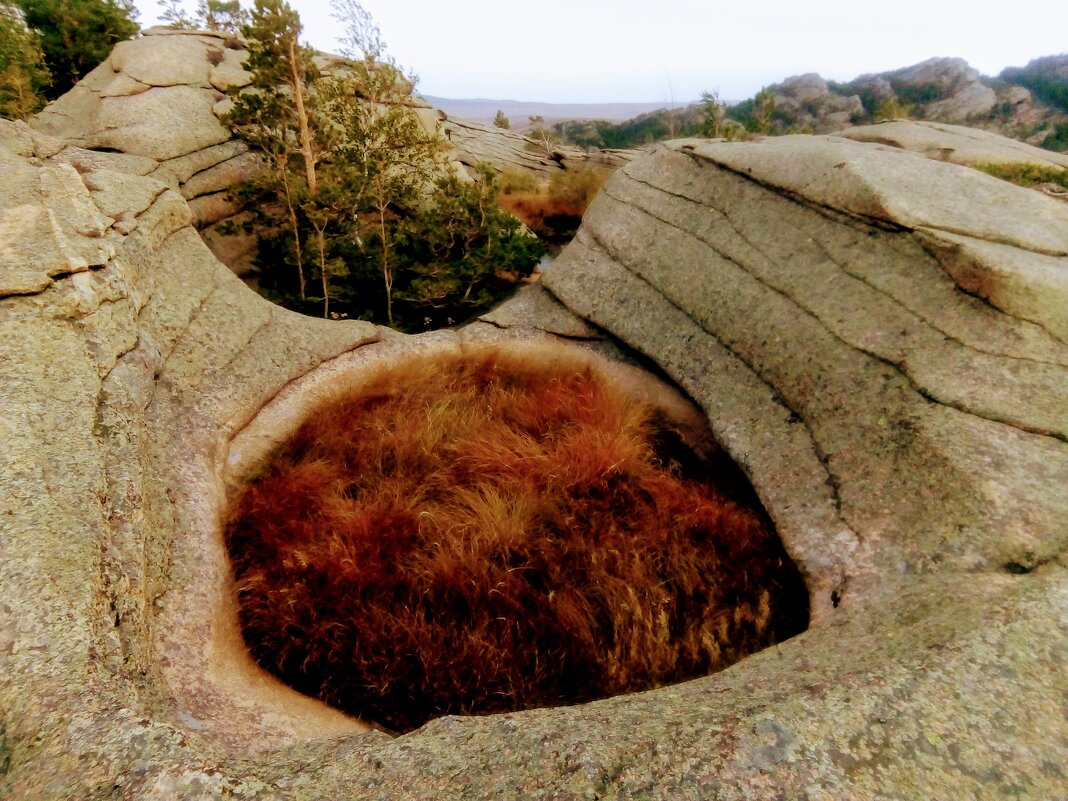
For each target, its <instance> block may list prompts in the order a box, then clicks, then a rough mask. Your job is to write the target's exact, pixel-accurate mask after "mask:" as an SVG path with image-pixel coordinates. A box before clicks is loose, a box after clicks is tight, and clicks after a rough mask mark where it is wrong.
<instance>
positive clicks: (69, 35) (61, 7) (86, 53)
mask: <svg viewBox="0 0 1068 801" xmlns="http://www.w3.org/2000/svg"><path fill="white" fill-rule="evenodd" d="M14 5H16V6H18V7H19V8H20V9H21V10H22V13H23V15H24V16H25V18H26V24H27V25H29V26H30V27H31V28H33V29H34V30H37V31H40V33H41V47H42V49H43V50H44V58H45V64H46V65H47V67H48V70H49V72H51V74H52V82H51V84H50V85H49V86H48V88H47V92H46V95H47V97H49V98H56V97H59V96H60V95H62V94H63V93H64V92H66V91H67V90H68V89H70V88H71V87H72V86H74V84H75V83H76V82H77V81H78V80H79V79H80V78H82V77H83V76H84V75H85V74H86V73H88V72H89V71H90V70H91V69H93V67H95V66H96V65H97V64H99V63H100V62H102V61H103V60H104V59H105V58H107V57H108V56H109V55H110V54H111V50H112V48H113V47H115V45H116V44H118V43H119V42H121V41H122V40H124V39H129V38H130V37H132V36H135V35H136V34H137V33H138V30H139V28H138V25H137V23H136V22H135V21H134V19H135V17H136V16H137V9H136V8H135V7H134V4H133V2H132V0H78V1H77V2H70V1H69V0H14Z"/></svg>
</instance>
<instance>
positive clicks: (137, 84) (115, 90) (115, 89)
mask: <svg viewBox="0 0 1068 801" xmlns="http://www.w3.org/2000/svg"><path fill="white" fill-rule="evenodd" d="M124 44H125V42H124ZM151 88H152V87H151V86H149V85H148V84H147V83H142V82H141V81H138V80H136V79H135V78H131V77H130V76H129V75H124V74H122V73H121V72H120V73H119V74H118V75H116V76H115V78H114V79H113V80H112V81H111V82H110V83H109V84H108V85H107V86H105V87H104V88H103V89H101V90H100V96H101V97H129V96H130V95H139V94H141V93H142V92H147V91H148V90H149V89H151Z"/></svg>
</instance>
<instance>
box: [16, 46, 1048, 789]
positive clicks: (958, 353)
mask: <svg viewBox="0 0 1068 801" xmlns="http://www.w3.org/2000/svg"><path fill="white" fill-rule="evenodd" d="M192 38H195V37H192ZM190 40H192V39H190ZM174 41H175V42H179V43H183V42H186V41H189V40H187V39H182V38H175V39H174ZM168 46H169V45H168ZM175 46H176V47H177V46H181V47H185V44H180V45H175ZM198 46H199V45H198ZM205 46H206V45H205ZM224 63H225V54H224V60H223V61H221V62H220V65H222V64H224ZM220 65H216V66H220ZM108 69H109V70H110V69H111V67H108ZM124 69H125V70H129V69H134V72H133V73H129V74H128V73H127V72H125V71H124V72H122V76H125V77H123V78H122V79H121V80H120V77H119V75H118V73H117V72H116V71H115V70H112V73H113V74H112V75H111V76H110V79H109V84H108V85H110V82H112V81H116V80H119V81H120V85H119V86H118V87H116V88H114V89H112V90H108V94H109V95H110V93H111V92H112V91H114V92H117V91H119V89H123V86H125V87H126V88H125V89H123V91H127V90H132V89H139V87H138V86H135V85H133V84H131V83H130V82H129V81H128V80H126V78H130V79H131V80H135V81H137V82H138V83H139V84H143V85H145V86H150V85H151V84H150V82H151V81H153V80H155V81H157V82H161V83H162V81H160V79H159V78H158V76H156V75H155V73H153V71H152V69H151V68H150V67H149V66H148V65H145V66H144V67H143V68H141V67H138V68H131V67H130V66H129V63H126V67H124ZM197 69H198V70H200V68H199V67H197ZM206 75H207V78H206V82H207V83H208V84H211V75H212V73H211V72H206ZM135 76H136V77H135ZM202 77H203V74H202V72H197V77H196V80H197V81H199V80H201V78H202ZM95 80H96V79H95V78H94V81H95ZM191 80H192V79H191ZM100 83H101V87H99V88H98V89H96V90H93V89H87V90H86V91H89V92H92V93H93V94H92V95H86V94H84V93H82V99H81V100H79V101H78V102H79V103H84V105H85V106H86V107H87V108H89V107H92V108H95V109H96V111H86V112H85V113H92V114H98V113H103V109H104V108H105V106H106V104H105V101H106V100H107V99H109V98H105V97H104V94H105V91H104V88H103V80H102V79H101V80H100ZM168 88H170V87H167V86H157V87H153V88H152V89H150V90H149V89H146V90H143V91H140V90H139V92H138V94H141V95H148V94H150V92H155V91H164V92H166V90H168ZM180 88H183V89H189V90H190V91H191V92H192V91H193V90H195V93H196V94H197V95H198V97H200V96H201V95H202V96H203V98H206V99H211V98H213V97H214V95H212V94H211V92H213V91H215V90H214V89H208V88H207V87H203V86H197V87H192V86H189V85H184V86H183V87H180ZM138 94H133V95H116V97H118V98H121V97H136V96H138ZM171 94H174V93H171ZM186 94H188V93H186ZM166 96H168V97H170V94H168V95H166ZM183 96H184V95H183ZM97 101H99V103H100V105H99V106H96V105H94V104H96V103H97ZM72 102H73V101H72ZM197 102H198V103H199V102H202V101H201V100H197ZM205 102H206V101H205ZM68 108H72V106H70V104H68ZM54 112H55V109H53V113H54ZM65 113H66V112H65ZM81 113H82V112H75V111H73V110H72V111H71V112H70V115H71V116H70V125H72V126H75V127H77V126H80V125H82V118H81V117H80V116H79V114H81ZM108 113H110V112H108ZM42 119H44V118H42ZM42 125H43V123H39V124H38V127H37V129H36V130H35V129H31V128H28V127H26V126H24V125H21V124H16V123H0V163H2V167H3V176H4V177H3V182H4V184H3V185H4V192H3V193H2V194H0V408H2V409H3V410H4V412H3V414H2V415H0V586H3V588H4V593H3V597H2V598H0V796H3V797H10V798H18V799H63V798H72V799H73V798H79V799H80V798H103V797H108V798H130V799H135V798H136V799H203V798H257V799H315V798H339V799H341V798H348V799H386V798H389V799H403V798H411V799H425V798H471V799H474V798H517V799H518V798H524V799H525V798H546V799H548V798H554V799H564V798H620V799H621V798H653V799H659V798H663V799H669V798H670V799H674V798H717V799H755V798H769V797H784V798H809V799H843V800H844V799H862V798H872V799H875V798H880V799H913V798H949V797H968V798H978V799H1002V798H1006V797H1015V798H1033V799H1049V798H1059V797H1061V796H1064V795H1066V794H1068V776H1066V774H1065V771H1064V767H1063V766H1064V765H1065V764H1068V736H1066V732H1068V721H1066V719H1065V714H1066V713H1065V710H1066V708H1068V706H1066V700H1068V676H1066V674H1065V671H1064V664H1065V661H1066V659H1068V614H1066V610H1068V573H1066V567H1068V559H1066V557H1065V553H1066V549H1068V523H1066V521H1068V495H1066V494H1065V492H1064V487H1065V486H1068V406H1066V404H1065V401H1064V399H1065V397H1068V315H1066V311H1065V310H1066V309H1068V281H1066V276H1068V204H1066V203H1063V202H1062V201H1058V200H1056V199H1054V198H1051V197H1048V196H1046V195H1043V194H1041V193H1039V192H1035V191H1032V190H1027V189H1023V188H1020V187H1016V186H1013V185H1011V184H1008V183H1005V182H1003V181H1000V180H998V179H995V178H993V177H991V176H989V175H985V174H983V173H981V172H979V171H977V170H974V169H972V168H971V167H969V166H967V161H968V159H967V158H966V157H964V156H962V157H961V158H959V159H953V158H948V157H947V153H948V152H949V151H952V152H963V151H964V149H965V148H964V145H965V144H966V143H969V142H970V143H975V142H976V141H977V140H976V137H974V136H973V135H972V134H970V133H969V132H968V129H943V128H939V127H936V126H916V127H908V124H904V123H897V124H895V126H896V127H893V128H887V129H883V130H882V131H881V132H879V131H876V132H875V133H873V134H872V136H871V137H869V138H871V139H872V141H857V140H856V139H846V138H842V137H829V136H796V137H784V138H779V139H768V140H764V141H760V142H749V143H733V144H729V143H715V142H706V141H696V140H694V141H677V142H673V143H669V144H667V145H664V146H661V147H659V148H657V149H656V150H655V151H654V152H652V153H650V154H649V155H647V156H645V157H642V158H640V159H637V160H634V161H632V162H630V163H628V164H627V165H625V166H624V167H622V168H621V169H620V170H618V171H617V173H616V175H615V177H614V178H613V179H612V180H611V181H610V182H609V183H608V184H607V186H606V187H605V189H604V190H603V192H602V194H601V195H600V196H599V197H598V198H597V200H595V202H594V204H593V205H592V206H591V207H590V210H589V212H588V214H587V217H586V219H585V221H584V223H583V226H582V228H581V230H580V232H579V235H578V236H577V238H576V240H575V241H574V242H573V243H572V244H571V245H569V246H568V247H567V248H566V249H565V251H564V252H563V254H562V255H561V256H560V257H559V258H558V259H557V260H556V262H555V263H554V264H553V265H552V266H551V268H549V270H548V271H547V272H546V277H545V282H544V286H543V287H541V286H535V287H530V288H528V289H525V290H524V291H523V292H522V293H521V294H520V295H518V296H517V297H516V298H515V299H514V300H512V301H510V302H509V303H508V304H506V305H505V306H503V307H501V308H499V309H497V310H496V311H495V312H493V313H491V314H489V315H486V317H484V318H483V320H482V321H480V322H478V323H476V324H474V325H472V326H470V327H468V328H466V329H464V330H463V331H459V332H453V331H443V332H438V333H435V334H432V335H425V336H421V337H405V336H401V335H398V334H395V333H393V332H390V331H389V330H387V329H382V328H376V327H374V326H371V325H370V324H366V323H361V322H352V321H337V322H327V321H321V320H315V319H310V318H305V317H301V316H298V315H296V314H293V313H291V312H288V311H285V310H283V309H281V308H278V307H276V306H273V305H271V304H270V303H268V302H267V301H265V300H263V299H261V298H259V297H258V296H256V295H255V294H254V293H253V292H252V291H251V290H249V289H248V288H247V287H245V285H244V284H243V283H242V282H241V281H240V279H238V278H237V277H236V276H235V275H234V274H233V273H232V271H231V270H229V269H228V268H227V267H226V266H225V265H223V264H222V263H220V262H219V261H218V260H217V259H216V258H215V257H214V255H213V254H212V252H211V251H210V250H209V249H208V247H207V246H206V245H205V243H204V240H203V238H202V237H201V236H200V234H199V233H198V231H197V228H196V226H195V216H194V211H193V210H192V206H193V203H195V200H196V198H197V197H200V195H196V196H194V197H183V192H182V188H183V186H188V184H189V182H190V181H191V180H193V178H194V177H195V176H196V175H197V174H199V173H202V172H205V171H208V170H211V169H213V168H214V167H215V166H218V165H220V164H225V163H226V162H228V161H230V160H231V159H233V158H237V157H238V156H239V155H240V154H238V153H234V154H232V155H230V156H228V157H227V158H225V159H221V160H218V161H211V160H210V159H206V158H205V159H204V160H202V161H198V162H197V163H198V164H205V166H201V167H200V168H199V169H194V170H192V171H190V172H189V173H188V176H187V177H185V178H180V179H179V178H175V177H174V176H175V173H174V172H173V168H174V167H175V164H184V162H176V161H175V160H180V159H183V158H187V157H192V156H198V157H199V155H200V154H204V153H205V152H206V151H210V150H211V149H212V148H218V147H226V146H227V142H226V141H219V142H214V143H210V144H209V143H208V140H207V139H205V140H204V141H203V142H199V141H198V142H196V143H193V144H192V145H190V143H188V142H185V143H183V144H181V145H180V146H179V145H176V144H172V143H169V142H168V141H166V140H165V138H158V139H157V138H156V134H153V135H152V136H143V135H142V133H141V132H138V131H136V130H131V131H130V133H131V141H136V142H141V143H142V144H144V145H145V146H146V147H152V148H153V152H154V155H153V154H148V153H133V152H128V151H124V152H112V150H111V149H112V148H114V149H121V148H117V147H116V143H117V142H119V141H120V140H119V139H118V138H117V137H119V136H120V135H122V136H124V135H125V132H124V126H122V125H119V126H117V127H115V128H113V129H108V130H109V131H110V133H108V134H107V136H108V137H109V139H108V141H109V142H110V144H108V143H106V142H104V140H103V139H97V138H95V137H96V136H97V134H96V133H83V134H78V135H71V137H70V138H62V137H60V138H57V137H55V136H52V135H48V134H46V133H44V132H43V129H42V127H41V126H42ZM902 126H906V127H902ZM128 127H130V128H131V129H133V128H136V125H135V124H131V125H130V126H128ZM78 130H82V128H78ZM85 130H88V129H85ZM94 130H96V129H94ZM100 130H101V131H102V130H103V129H100ZM56 132H60V133H62V129H59V128H55V129H53V133H56ZM101 135H103V134H101ZM160 136H162V134H160ZM175 136H182V137H184V136H186V132H184V131H180V132H175ZM861 138H864V137H859V136H858V139H861ZM981 139H982V141H981V143H980V144H981V145H982V147H983V148H1002V149H1004V150H1006V151H1012V152H1014V153H1023V152H1025V151H1022V150H1021V149H1020V148H1021V147H1023V146H1022V145H1020V144H1019V143H1013V142H1009V141H1007V140H1002V141H1000V142H999V141H997V140H996V139H993V138H989V137H988V136H986V135H984V136H983V137H981ZM910 142H911V143H914V144H913V145H911V147H912V149H909V147H910V145H909V144H908V143H910ZM939 142H941V143H942V144H941V146H939ZM146 143H147V144H146ZM190 146H192V147H195V148H198V149H196V150H193V151H190V152H187V153H180V152H179V151H182V150H185V149H186V148H187V147H190ZM136 147H140V145H136ZM101 148H105V149H101ZM917 151H920V152H917ZM1027 152H1030V151H1027ZM1038 152H1041V151H1038ZM164 155H166V156H167V158H165V159H163V160H162V162H161V161H160V158H161V157H162V156H164ZM930 155H934V156H936V157H935V158H931V157H929V156H930ZM212 158H214V156H212ZM984 158H985V156H984ZM1035 158H1037V156H1035ZM192 160H193V159H192V158H190V161H192ZM207 161H211V163H210V164H207V163H206V162H207ZM954 161H961V162H963V163H953V162H954ZM168 162H170V168H168V169H167V170H166V171H162V165H163V164H167V163H168ZM189 169H190V168H189V167H188V166H186V167H184V168H183V171H182V172H180V173H178V175H179V176H180V175H184V174H185V172H186V171H188V170H189ZM186 194H188V193H186ZM191 201H192V202H191ZM501 337H505V338H510V339H513V340H515V341H517V342H520V343H522V342H528V341H529V342H532V343H533V342H537V341H539V340H541V339H543V338H545V337H554V338H557V339H561V340H566V341H570V342H573V343H576V345H579V346H587V347H590V348H593V349H596V350H600V351H602V352H605V353H615V354H617V355H620V356H623V357H628V358H631V359H632V360H636V361H638V362H639V363H641V364H644V365H646V366H648V367H649V368H650V369H651V370H653V372H655V373H656V374H657V375H661V376H666V377H668V378H670V379H671V380H672V381H673V382H675V384H677V385H678V386H679V387H681V389H682V390H683V391H685V393H686V394H687V395H689V397H690V398H692V399H693V400H694V401H695V402H696V403H697V405H698V406H699V407H700V409H701V411H702V412H703V414H704V415H705V416H706V417H707V419H708V421H709V424H710V425H711V427H712V430H713V432H714V434H715V435H716V437H717V439H718V441H719V442H720V444H721V445H722V447H723V448H725V449H726V451H727V452H728V453H729V454H730V456H731V457H732V458H733V459H734V460H735V461H736V462H737V463H738V464H739V465H740V466H741V467H742V468H743V469H744V471H745V472H746V474H747V475H748V477H749V479H750V480H751V482H752V484H753V486H754V487H755V489H756V490H757V493H758V494H759V496H760V499H761V501H762V502H763V504H764V506H765V508H766V509H767V511H768V513H769V514H770V516H771V517H772V519H773V520H774V522H775V524H776V527H777V528H778V531H779V533H780V535H781V537H782V539H783V542H784V544H785V546H786V548H787V550H788V551H789V553H790V554H791V556H792V557H793V558H794V560H795V561H796V562H797V564H798V565H799V567H800V568H801V570H802V572H803V574H804V576H805V579H806V582H807V585H808V587H809V591H810V597H811V602H812V609H813V618H812V625H811V626H810V628H809V630H807V631H806V632H805V633H803V634H801V635H800V636H798V637H795V638H793V639H791V640H789V641H787V642H784V643H781V644H779V645H777V646H775V647H773V648H770V649H767V650H765V651H762V652H760V653H758V654H756V655H754V656H752V657H750V658H747V659H745V660H743V661H742V662H740V663H738V664H736V665H734V666H733V667H731V668H729V669H727V670H725V671H723V672H721V673H718V674H715V675H712V676H708V677H705V678H701V679H697V680H694V681H690V682H686V683H684V684H679V685H675V686H670V687H664V688H660V689H656V690H653V691H650V692H646V693H641V694H636V695H631V696H624V697H618V698H611V699H606V700H603V701H598V702H595V703H591V704H586V705H582V706H575V707H559V708H549V709H540V710H531V711H527V712H522V713H515V714H505V715H495V716H489V717H447V718H442V719H439V720H436V721H432V722H431V723H429V724H428V725H427V726H425V727H423V728H422V729H420V730H418V731H416V732H413V733H412V734H409V735H406V736H403V737H399V738H392V737H390V736H388V735H387V734H384V733H382V732H379V731H373V730H368V727H367V726H365V725H363V724H362V723H361V722H360V721H356V720H353V719H351V718H348V717H345V716H343V715H341V714H339V713H337V712H335V711H333V710H330V709H329V708H327V707H325V706H323V705H322V704H319V703H318V702H315V701H312V700H310V699H308V698H305V697H303V696H300V695H299V694H297V693H295V692H294V691H292V690H290V689H288V688H286V687H283V686H281V685H279V684H278V683H277V682H275V681H274V680H273V679H271V678H270V677H269V676H267V675H266V674H265V673H264V672H263V671H261V670H260V669H259V668H258V667H257V666H256V665H254V664H253V663H252V662H251V661H250V659H249V658H248V654H247V652H246V650H245V649H244V647H243V645H242V643H241V641H240V635H239V633H238V629H237V624H236V614H235V610H234V598H233V596H232V593H231V590H232V580H231V577H230V573H229V569H228V566H227V562H226V558H225V554H224V552H223V547H222V541H221V531H220V528H221V524H220V521H221V516H222V514H223V511H224V509H225V504H226V498H227V487H228V484H229V482H232V481H233V480H234V478H235V477H236V476H239V475H240V474H241V470H242V468H243V467H246V466H247V465H248V464H249V463H250V462H251V461H254V460H255V458H256V456H257V455H258V454H262V453H263V452H264V451H265V450H267V449H269V448H270V447H272V445H273V444H274V443H276V442H277V441H278V439H279V438H280V437H281V436H284V434H285V432H286V431H287V430H292V427H293V426H294V425H295V424H296V423H297V422H299V419H300V415H301V413H302V409H303V408H305V406H306V404H307V403H309V402H312V401H313V400H314V398H315V397H316V394H317V393H318V392H319V391H321V389H322V388H323V387H326V386H329V385H330V384H331V383H333V382H335V381H338V380H353V377H358V376H359V375H360V374H361V373H362V372H363V371H365V370H367V369H368V368H370V367H371V366H373V365H378V364H381V363H382V362H383V361H386V362H387V363H388V361H389V360H392V359H396V358H398V357H399V356H400V355H402V354H404V353H407V352H410V351H412V350H415V349H420V350H426V349H431V348H441V349H450V350H452V349H460V348H463V347H464V343H466V342H469V341H481V340H482V339H484V338H501ZM534 346H535V345H533V344H532V345H531V347H534Z"/></svg>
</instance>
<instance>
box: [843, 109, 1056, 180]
mask: <svg viewBox="0 0 1068 801" xmlns="http://www.w3.org/2000/svg"><path fill="white" fill-rule="evenodd" d="M841 135H842V136H843V137H845V138H847V139H853V140H856V141H858V142H874V143H877V144H882V145H889V146H891V147H898V148H901V149H903V150H910V151H912V152H914V153H920V154H922V155H924V156H927V157H928V158H932V159H937V160H939V161H951V162H953V163H954V164H962V165H965V166H969V167H972V166H976V165H979V164H1035V165H1039V166H1041V167H1052V168H1059V169H1068V154H1066V153H1054V152H1052V151H1049V150H1043V149H1042V148H1040V147H1035V146H1034V145H1029V144H1027V143H1026V142H1020V141H1018V140H1015V139H1007V138H1005V137H1004V136H998V135H997V134H995V133H990V132H989V131H983V130H979V129H976V128H967V127H965V126H962V125H948V124H946V123H940V122H911V121H906V120H894V121H890V122H883V123H879V124H878V125H860V126H857V127H855V128H850V129H849V130H848V131H843V132H842V134H841Z"/></svg>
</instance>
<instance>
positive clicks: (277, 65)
mask: <svg viewBox="0 0 1068 801" xmlns="http://www.w3.org/2000/svg"><path fill="white" fill-rule="evenodd" d="M300 32H301V23H300V17H299V15H298V14H297V12H296V11H294V10H293V8H292V7H290V5H289V4H288V3H286V2H285V0H256V2H255V6H254V7H253V9H252V11H251V13H250V15H249V21H248V23H247V24H246V25H244V26H243V27H242V33H244V35H245V36H246V38H247V39H248V53H249V55H248V61H247V67H248V69H249V71H250V72H251V74H252V84H251V86H252V90H253V91H250V92H243V93H241V94H239V95H238V96H237V97H236V98H235V100H234V104H233V106H232V108H231V109H230V112H229V113H228V114H227V116H226V118H225V121H226V122H227V124H228V125H229V126H230V127H231V128H232V129H233V130H234V131H235V132H236V133H237V134H238V135H239V136H241V137H242V138H243V139H245V140H246V141H247V142H248V143H249V144H250V145H252V146H253V148H255V149H257V150H259V151H260V152H262V153H264V154H265V155H266V156H267V157H268V164H269V165H270V167H271V168H272V170H271V172H270V173H269V174H267V175H265V176H264V177H263V178H262V179H261V180H260V184H261V186H260V187H259V189H260V190H261V191H264V192H267V193H271V192H275V193H277V194H278V195H279V196H280V198H282V199H283V201H284V205H285V209H286V212H287V214H286V220H287V223H288V225H289V227H290V229H291V231H292V233H293V250H294V257H295V266H296V270H297V277H298V286H299V291H300V298H301V300H302V301H303V300H305V299H306V298H307V277H306V275H305V271H304V253H303V249H302V246H301V232H300V220H299V219H298V214H297V211H298V208H299V206H300V204H301V203H302V202H304V199H305V198H306V197H314V196H315V194H316V193H317V192H318V184H319V181H318V174H317V167H318V163H319V160H320V158H321V157H322V148H321V147H320V146H319V143H318V142H317V137H316V136H314V135H313V132H312V120H311V118H310V115H309V111H308V86H309V84H311V83H313V82H314V81H315V80H316V79H317V78H318V77H319V74H318V70H317V69H316V68H315V65H314V63H313V62H312V56H313V53H312V52H311V51H310V50H309V49H308V48H307V47H305V46H304V45H302V44H301V43H300Z"/></svg>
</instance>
